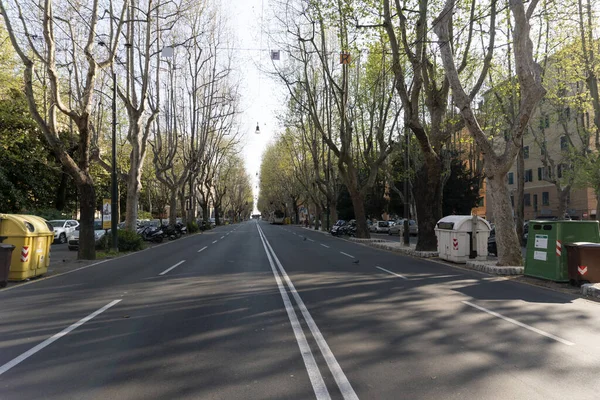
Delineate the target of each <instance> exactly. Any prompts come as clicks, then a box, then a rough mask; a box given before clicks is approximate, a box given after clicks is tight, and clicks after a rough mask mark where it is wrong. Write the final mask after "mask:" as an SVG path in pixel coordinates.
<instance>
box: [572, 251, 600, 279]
mask: <svg viewBox="0 0 600 400" xmlns="http://www.w3.org/2000/svg"><path fill="white" fill-rule="evenodd" d="M566 248H567V264H568V266H569V281H570V282H571V283H574V284H577V285H580V284H582V283H587V282H589V283H597V282H600V243H588V242H577V243H568V244H567V245H566Z"/></svg>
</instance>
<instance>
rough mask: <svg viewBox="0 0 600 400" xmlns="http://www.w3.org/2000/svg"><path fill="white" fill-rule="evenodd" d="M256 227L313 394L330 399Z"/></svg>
mask: <svg viewBox="0 0 600 400" xmlns="http://www.w3.org/2000/svg"><path fill="white" fill-rule="evenodd" d="M256 227H257V228H258V229H259V236H260V240H261V241H262V243H263V247H264V249H265V253H266V254H267V258H268V260H269V264H270V265H271V271H272V272H273V275H274V276H275V281H276V282H277V287H278V288H279V294H280V295H281V298H282V299H283V304H284V306H285V311H286V312H287V315H288V318H289V320H290V323H291V324H292V330H293V331H294V336H295V337H296V342H297V343H298V347H299V348H300V354H301V355H302V359H303V360H304V366H305V367H306V372H307V373H308V377H309V379H310V383H311V384H312V387H313V391H314V392H315V396H316V397H317V399H319V400H321V399H322V400H330V399H331V397H330V396H329V391H328V390H327V386H325V382H324V381H323V376H322V375H321V372H320V371H319V367H318V366H317V363H316V361H315V358H314V356H313V353H312V351H311V349H310V346H309V345H308V341H307V340H306V336H304V331H303V330H302V326H301V325H300V322H299V321H298V316H297V315H296V311H295V310H294V306H293V305H292V301H291V300H290V296H289V295H288V294H287V291H286V290H285V286H284V285H283V282H282V281H281V278H280V276H279V273H278V272H277V268H276V267H275V264H274V263H273V258H272V257H271V254H270V253H269V250H268V249H267V246H266V244H265V240H266V238H263V235H262V234H261V231H260V227H259V226H258V224H257V225H256Z"/></svg>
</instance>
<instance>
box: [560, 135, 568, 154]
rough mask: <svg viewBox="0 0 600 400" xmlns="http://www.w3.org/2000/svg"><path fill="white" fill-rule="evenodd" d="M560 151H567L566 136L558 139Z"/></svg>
mask: <svg viewBox="0 0 600 400" xmlns="http://www.w3.org/2000/svg"><path fill="white" fill-rule="evenodd" d="M560 149H561V150H563V151H564V150H569V138H567V137H566V136H561V137H560Z"/></svg>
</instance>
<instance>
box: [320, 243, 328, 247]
mask: <svg viewBox="0 0 600 400" xmlns="http://www.w3.org/2000/svg"><path fill="white" fill-rule="evenodd" d="M320 245H321V246H323V247H327V248H329V246H327V245H326V244H323V243H320Z"/></svg>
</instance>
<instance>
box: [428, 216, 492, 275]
mask: <svg viewBox="0 0 600 400" xmlns="http://www.w3.org/2000/svg"><path fill="white" fill-rule="evenodd" d="M473 225H475V226H473ZM491 230H492V229H491V226H490V224H489V222H487V221H486V220H485V219H483V218H481V217H477V223H476V224H473V216H472V215H449V216H447V217H444V218H442V219H440V220H439V221H438V222H437V224H436V226H435V235H436V237H437V242H438V254H439V257H440V258H442V259H444V260H448V261H454V262H456V263H463V264H464V263H466V262H467V261H468V260H485V259H487V255H488V251H487V242H488V237H489V236H490V231H491ZM473 235H476V237H475V242H476V247H475V248H473V247H474V246H473V244H472V243H473Z"/></svg>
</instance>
